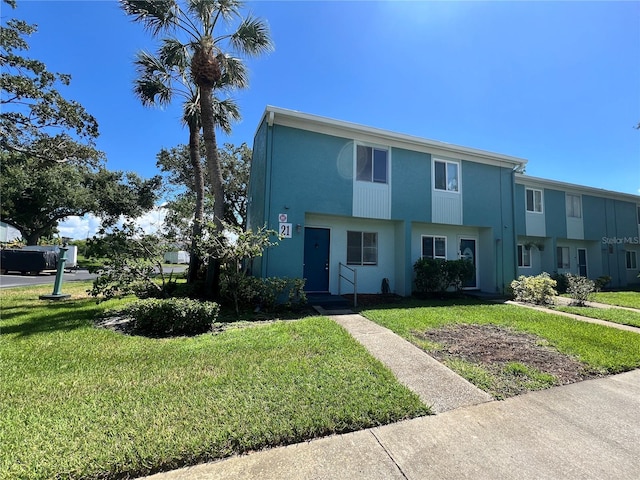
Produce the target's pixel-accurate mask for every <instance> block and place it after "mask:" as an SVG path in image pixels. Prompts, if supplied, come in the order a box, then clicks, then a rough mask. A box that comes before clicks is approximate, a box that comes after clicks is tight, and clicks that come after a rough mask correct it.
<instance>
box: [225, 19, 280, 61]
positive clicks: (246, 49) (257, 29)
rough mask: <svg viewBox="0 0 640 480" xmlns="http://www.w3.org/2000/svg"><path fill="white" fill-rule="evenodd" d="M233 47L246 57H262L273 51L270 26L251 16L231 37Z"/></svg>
mask: <svg viewBox="0 0 640 480" xmlns="http://www.w3.org/2000/svg"><path fill="white" fill-rule="evenodd" d="M230 41H231V45H233V47H234V48H235V49H236V50H238V51H239V52H242V53H244V54H245V55H252V56H253V55H260V54H261V53H267V52H270V51H272V50H273V48H274V45H273V42H272V41H271V35H270V33H269V26H268V25H267V24H266V23H265V22H264V21H262V20H260V19H259V18H255V17H252V16H249V17H247V18H245V19H244V20H243V21H242V23H240V25H239V26H238V29H237V30H236V32H235V33H234V34H233V35H231V37H230Z"/></svg>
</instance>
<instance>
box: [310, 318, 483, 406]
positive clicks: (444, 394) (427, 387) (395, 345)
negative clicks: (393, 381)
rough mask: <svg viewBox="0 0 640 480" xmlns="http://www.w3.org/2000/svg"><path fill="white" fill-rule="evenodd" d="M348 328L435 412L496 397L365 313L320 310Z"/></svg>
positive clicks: (352, 334) (354, 336)
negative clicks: (366, 316) (368, 318)
mask: <svg viewBox="0 0 640 480" xmlns="http://www.w3.org/2000/svg"><path fill="white" fill-rule="evenodd" d="M318 310H319V313H320V314H321V315H325V316H328V317H330V318H332V319H333V320H334V321H335V322H337V323H338V324H339V325H341V326H342V327H344V328H345V329H346V330H347V331H348V332H349V333H350V334H351V336H352V337H353V338H355V339H356V340H357V341H358V342H360V343H361V344H362V345H364V347H365V348H366V349H367V350H369V353H371V355H373V356H374V357H376V358H377V359H378V360H380V361H381V362H382V363H383V364H384V365H386V366H387V367H388V368H389V369H390V370H391V371H392V372H393V374H394V375H395V376H396V378H397V379H398V381H400V383H402V384H404V385H405V386H407V387H408V388H409V389H411V390H413V391H414V392H415V393H417V394H418V396H419V397H420V399H421V400H422V401H423V403H425V404H426V405H429V406H431V408H432V410H433V413H442V412H446V411H448V410H455V409H456V408H460V407H466V406H468V405H476V404H478V403H483V402H488V401H490V400H493V398H492V397H491V395H489V394H488V393H486V392H483V391H482V390H480V389H479V388H477V387H476V386H475V385H473V384H471V383H470V382H469V381H467V380H465V379H464V378H462V377H461V376H460V375H458V374H457V373H455V372H453V371H452V370H450V369H448V368H447V367H445V366H444V365H443V364H441V363H440V362H438V361H437V360H436V359H434V358H433V357H431V356H430V355H428V354H427V353H425V352H424V351H423V350H421V349H419V348H418V347H416V346H415V345H413V344H411V343H409V342H407V341H406V340H405V339H403V338H401V337H400V336H398V335H396V334H395V333H393V332H392V331H391V330H389V329H387V328H384V327H381V326H380V325H378V324H376V323H374V322H372V321H370V320H367V319H366V318H364V317H363V316H362V315H358V314H354V313H351V312H350V311H345V312H342V314H334V313H339V312H332V311H327V312H325V311H324V310H322V309H318Z"/></svg>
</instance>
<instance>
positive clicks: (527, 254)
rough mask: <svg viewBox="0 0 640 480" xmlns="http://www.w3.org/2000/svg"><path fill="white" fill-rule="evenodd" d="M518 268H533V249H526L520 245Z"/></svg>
mask: <svg viewBox="0 0 640 480" xmlns="http://www.w3.org/2000/svg"><path fill="white" fill-rule="evenodd" d="M518 266H519V267H530V266H531V249H530V248H525V247H524V245H518Z"/></svg>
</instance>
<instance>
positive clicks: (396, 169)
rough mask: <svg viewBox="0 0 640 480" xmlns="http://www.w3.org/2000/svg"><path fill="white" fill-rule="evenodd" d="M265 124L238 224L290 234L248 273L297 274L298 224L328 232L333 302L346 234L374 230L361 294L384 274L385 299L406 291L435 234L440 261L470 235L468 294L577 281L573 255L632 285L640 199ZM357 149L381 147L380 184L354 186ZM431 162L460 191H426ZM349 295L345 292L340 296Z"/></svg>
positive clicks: (370, 141)
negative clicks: (558, 275) (520, 253)
mask: <svg viewBox="0 0 640 480" xmlns="http://www.w3.org/2000/svg"><path fill="white" fill-rule="evenodd" d="M276 110H277V109H276ZM277 112H280V113H277ZM272 113H273V112H272ZM277 115H281V118H280V123H278V117H277ZM264 118H265V119H264V121H263V123H262V124H261V125H260V126H259V128H258V130H257V132H256V136H255V139H254V146H253V162H252V170H251V180H250V185H249V211H248V225H249V228H257V227H260V226H263V225H266V226H267V228H270V229H273V230H277V229H278V226H279V223H280V222H282V220H281V217H282V216H283V215H284V216H286V223H290V224H291V226H292V230H291V231H292V234H291V238H286V239H283V240H282V241H281V242H280V245H279V246H277V247H273V248H270V249H269V250H268V251H266V252H265V254H264V255H263V257H262V258H258V259H255V260H254V262H253V265H252V271H253V273H254V274H256V275H261V276H286V277H302V276H303V275H304V252H305V243H304V237H305V227H319V228H327V229H329V231H330V235H331V237H330V243H329V248H330V258H329V290H330V292H331V293H334V294H336V293H338V278H339V274H338V271H339V268H338V265H339V263H340V262H342V263H344V264H346V256H347V231H363V232H376V233H377V234H378V262H377V265H371V266H368V265H366V266H357V267H355V268H356V269H357V271H358V283H359V288H358V292H359V293H378V292H380V290H381V283H382V279H383V278H388V279H389V281H390V288H391V291H393V292H395V293H398V294H400V295H410V294H411V292H412V287H413V264H414V263H415V261H416V260H417V259H418V258H419V257H420V256H421V253H422V252H421V247H422V236H423V235H432V236H445V237H446V239H447V258H448V259H450V260H454V259H458V258H460V252H459V249H460V239H461V238H470V239H474V240H475V243H476V264H477V286H478V288H480V289H481V290H483V291H486V292H496V291H497V292H502V291H504V289H505V287H506V286H508V285H509V283H510V282H511V280H512V279H513V278H515V277H516V276H517V275H519V274H523V275H535V274H538V273H541V272H542V271H546V272H549V273H553V272H555V271H560V272H563V271H564V272H571V273H578V262H577V258H578V249H580V248H584V249H585V250H586V252H587V273H588V276H589V277H591V278H597V277H598V276H601V275H610V276H611V277H612V284H611V285H612V286H625V285H627V284H629V283H640V279H637V278H636V277H637V274H638V271H637V269H627V268H626V253H625V252H626V251H636V252H637V253H636V254H637V257H638V262H639V263H640V242H638V237H640V225H639V223H640V222H639V221H638V205H639V204H640V198H639V199H638V200H635V199H634V197H633V196H626V195H625V194H616V193H615V192H608V193H607V192H604V193H603V194H602V195H600V194H599V191H597V190H595V189H590V188H589V187H580V186H578V185H569V184H566V187H567V188H566V189H565V188H564V186H565V184H562V183H560V182H554V181H551V180H544V179H536V178H533V177H525V176H522V175H519V174H517V175H516V174H515V173H514V170H515V169H516V168H519V167H522V166H523V164H524V163H523V162H519V161H516V160H517V159H513V158H512V157H506V156H498V155H494V154H489V153H487V152H479V151H473V152H471V151H470V150H469V149H465V148H464V147H455V146H449V145H448V144H435V143H428V142H427V143H422V142H421V141H420V139H415V138H413V137H406V136H402V135H399V134H391V133H389V132H384V131H381V130H374V129H369V128H368V127H357V126H356V127H353V126H352V125H351V124H346V123H344V122H337V121H332V120H329V119H325V120H326V121H325V120H322V121H319V120H318V119H317V117H313V118H310V116H307V115H305V114H299V113H297V112H289V113H286V112H284V113H283V112H282V111H279V110H277V111H276V117H275V121H274V116H273V115H270V116H267V115H265V117H264ZM267 118H269V120H268V121H267ZM314 122H315V123H314ZM360 144H364V145H367V146H373V147H377V148H381V149H385V150H386V151H387V159H388V169H387V182H386V183H374V182H364V181H358V180H356V179H355V176H356V157H357V155H356V154H357V145H360ZM436 159H438V160H443V161H447V162H455V163H457V164H458V182H459V191H458V192H446V191H445V192H443V191H440V190H435V188H434V185H433V182H434V161H435V160H436ZM526 188H533V189H536V190H540V191H541V192H542V202H543V207H542V212H541V213H536V212H527V211H526V193H525V192H526ZM568 193H571V194H573V195H580V196H581V216H580V217H569V216H568V211H569V210H568V208H567V203H566V202H567V201H568V198H567V194H568ZM626 197H630V201H625V198H626ZM634 238H635V241H634ZM611 239H613V241H610V240H611ZM620 239H622V240H620ZM518 244H522V245H528V246H530V256H531V267H518V266H517V245H518ZM559 246H560V247H568V248H569V251H570V262H571V263H570V266H569V268H568V269H565V270H563V269H558V264H557V261H558V258H557V247H559ZM322 264H324V260H323V261H322ZM349 288H351V287H349V286H347V285H346V284H345V285H343V288H342V292H341V293H349V292H350V290H349Z"/></svg>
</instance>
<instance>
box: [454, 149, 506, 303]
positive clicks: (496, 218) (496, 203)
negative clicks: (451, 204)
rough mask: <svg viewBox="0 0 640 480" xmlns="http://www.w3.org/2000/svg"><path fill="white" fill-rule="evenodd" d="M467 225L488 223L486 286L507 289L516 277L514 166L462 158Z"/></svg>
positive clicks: (484, 249) (484, 246) (483, 255)
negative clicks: (476, 161)
mask: <svg viewBox="0 0 640 480" xmlns="http://www.w3.org/2000/svg"><path fill="white" fill-rule="evenodd" d="M462 185H463V187H462V188H463V191H462V195H463V218H464V223H465V225H470V226H471V225H473V226H477V227H488V228H486V229H485V230H483V232H484V234H483V235H482V238H481V242H480V244H481V249H482V250H481V251H480V252H479V253H480V254H481V258H482V259H485V260H486V262H485V264H484V265H485V268H483V271H482V273H483V275H482V276H483V284H482V289H483V290H484V291H488V292H494V291H504V289H505V288H506V286H508V285H509V284H510V283H511V280H513V278H515V277H514V276H515V273H516V265H517V263H516V250H515V241H514V240H515V238H516V231H515V229H514V220H513V219H514V208H513V206H514V202H513V196H514V188H513V173H512V171H511V169H510V168H504V167H497V166H491V165H483V164H478V163H474V162H467V161H464V162H462Z"/></svg>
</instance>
